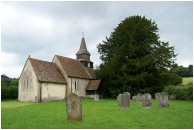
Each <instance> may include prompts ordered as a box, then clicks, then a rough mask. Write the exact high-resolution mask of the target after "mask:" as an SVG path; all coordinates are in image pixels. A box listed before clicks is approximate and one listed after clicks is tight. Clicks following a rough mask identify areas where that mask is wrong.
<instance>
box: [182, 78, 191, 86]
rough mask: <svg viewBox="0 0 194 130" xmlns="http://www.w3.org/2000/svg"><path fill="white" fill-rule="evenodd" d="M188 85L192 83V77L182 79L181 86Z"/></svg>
mask: <svg viewBox="0 0 194 130" xmlns="http://www.w3.org/2000/svg"><path fill="white" fill-rule="evenodd" d="M188 83H193V77H185V78H183V82H182V84H183V85H187V84H188Z"/></svg>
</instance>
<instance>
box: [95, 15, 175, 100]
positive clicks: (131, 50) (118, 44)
mask: <svg viewBox="0 0 194 130" xmlns="http://www.w3.org/2000/svg"><path fill="white" fill-rule="evenodd" d="M97 47H98V52H99V53H100V59H101V60H102V64H100V66H99V67H98V68H97V75H98V77H99V78H101V79H102V83H101V87H100V92H101V94H102V95H104V96H106V97H115V96H117V95H118V94H119V93H123V92H124V91H128V92H130V93H131V94H132V95H135V94H137V93H145V92H150V93H152V94H153V93H155V92H157V91H161V90H162V89H163V87H164V85H166V84H167V82H168V81H167V80H168V79H167V78H166V76H167V75H168V72H169V71H168V70H170V69H171V67H172V66H173V64H174V60H175V57H176V54H175V53H174V47H171V46H169V43H168V42H163V41H160V37H159V34H158V27H157V24H156V23H155V22H154V21H152V20H148V19H146V18H145V17H141V16H131V17H127V18H126V19H125V20H123V21H121V23H120V24H119V25H118V27H117V28H116V29H114V31H113V32H112V33H111V35H110V37H109V38H108V37H106V41H103V43H100V44H99V45H98V46H97Z"/></svg>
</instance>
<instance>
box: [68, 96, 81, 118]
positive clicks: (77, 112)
mask: <svg viewBox="0 0 194 130" xmlns="http://www.w3.org/2000/svg"><path fill="white" fill-rule="evenodd" d="M66 112H67V119H68V120H82V104H81V99H80V97H79V96H78V95H76V94H75V93H71V94H70V95H69V96H68V97H67V99H66Z"/></svg>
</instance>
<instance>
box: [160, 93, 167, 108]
mask: <svg viewBox="0 0 194 130" xmlns="http://www.w3.org/2000/svg"><path fill="white" fill-rule="evenodd" d="M168 96H169V95H168V93H167V92H161V93H160V94H159V96H158V104H159V106H160V107H169V104H168Z"/></svg>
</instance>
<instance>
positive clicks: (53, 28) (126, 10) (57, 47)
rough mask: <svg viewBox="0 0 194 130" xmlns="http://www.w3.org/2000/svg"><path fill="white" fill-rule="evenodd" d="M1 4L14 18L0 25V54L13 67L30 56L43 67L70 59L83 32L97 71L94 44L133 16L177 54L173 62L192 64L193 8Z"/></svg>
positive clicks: (135, 4) (177, 5)
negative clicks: (150, 23) (12, 58)
mask: <svg viewBox="0 0 194 130" xmlns="http://www.w3.org/2000/svg"><path fill="white" fill-rule="evenodd" d="M2 4H3V6H4V5H6V6H8V7H10V8H11V9H13V11H14V12H15V15H14V16H12V15H11V16H9V15H8V16H7V15H5V16H6V17H5V19H2V23H1V49H2V52H6V53H14V54H15V55H16V56H17V57H18V63H17V64H16V65H17V66H18V65H19V66H23V65H24V62H25V60H26V58H27V56H28V55H29V54H31V56H32V57H34V58H38V59H42V60H48V61H51V60H52V58H53V56H54V55H55V54H58V55H63V56H70V57H74V58H75V53H76V52H77V50H78V49H79V46H80V42H81V37H82V32H84V34H85V38H86V44H87V47H88V49H90V50H89V51H90V53H91V54H92V56H91V59H92V60H93V62H94V64H96V65H98V64H100V59H99V54H98V52H97V48H96V46H97V44H98V43H100V42H102V41H103V40H105V37H106V36H107V37H109V36H110V34H111V32H113V30H114V28H116V27H117V26H118V24H119V23H120V22H121V21H122V20H124V19H125V18H126V17H129V16H132V15H141V16H145V17H146V18H148V19H152V20H154V21H156V23H157V25H158V28H159V34H160V36H161V39H162V40H164V41H169V42H170V45H173V46H175V49H176V52H177V53H179V56H178V57H177V58H178V59H179V61H178V62H179V63H180V64H183V63H184V61H187V63H188V64H190V63H192V56H191V53H192V43H193V40H192V35H193V30H192V27H193V25H192V24H193V21H192V19H193V13H192V12H193V11H192V10H193V5H192V2H180V1H178V2H168V1H165V2H154V1H150V2H145V1H144V2H140V1H138V2H128V1H125V2H117V1H114V2H109V1H108V2H101V1H100V2H93V1H92V2H91V1H85V2H82V1H81V2H75V1H74V2H67V1H59V2H54V1H49V2H39V1H34V2H27V1H21V2H14V1H11V2H2ZM5 13H6V12H5ZM39 20H40V21H39ZM189 61H190V62H189ZM18 75H19V74H18V73H16V74H15V76H18Z"/></svg>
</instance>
